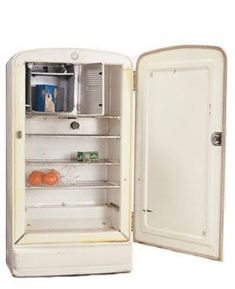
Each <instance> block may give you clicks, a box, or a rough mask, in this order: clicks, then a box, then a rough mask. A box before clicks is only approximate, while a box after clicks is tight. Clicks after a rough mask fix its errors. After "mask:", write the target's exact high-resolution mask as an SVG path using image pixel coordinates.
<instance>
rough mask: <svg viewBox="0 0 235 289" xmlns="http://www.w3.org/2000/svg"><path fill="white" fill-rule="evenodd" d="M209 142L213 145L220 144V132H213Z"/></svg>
mask: <svg viewBox="0 0 235 289" xmlns="http://www.w3.org/2000/svg"><path fill="white" fill-rule="evenodd" d="M211 143H212V144H213V145H214V146H221V145H222V132H213V133H212V135H211Z"/></svg>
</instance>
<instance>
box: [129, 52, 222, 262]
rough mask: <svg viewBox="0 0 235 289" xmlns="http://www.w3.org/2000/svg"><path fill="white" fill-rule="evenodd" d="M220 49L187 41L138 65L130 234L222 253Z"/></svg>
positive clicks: (185, 248) (204, 252) (210, 253)
mask: <svg viewBox="0 0 235 289" xmlns="http://www.w3.org/2000/svg"><path fill="white" fill-rule="evenodd" d="M223 70H224V55H223V54H222V52H221V51H220V50H217V49H213V48H207V49H206V48H200V47H197V48H196V47H194V48H192V47H191V48H190V47H188V48H187V47H185V48H178V49H177V48H176V49H168V50H163V51H156V52H153V53H150V54H147V55H143V56H142V57H141V58H140V60H139V63H138V70H137V84H138V85H137V125H136V171H135V193H136V200H135V216H136V219H135V239H136V240H137V241H140V242H144V243H149V244H153V245H157V246H161V247H167V248H172V249H177V250H182V251H187V252H191V253H194V254H200V255H206V256H209V257H212V258H220V249H221V248H220V245H221V244H220V229H221V228H220V220H221V216H220V207H221V205H222V204H221V186H222V180H221V178H222V171H221V170H222V147H221V146H219V147H215V146H212V144H211V134H212V133H213V132H221V131H222V130H223V113H222V109H223V91H224V87H223V85H224V84H223V80H224V71H223Z"/></svg>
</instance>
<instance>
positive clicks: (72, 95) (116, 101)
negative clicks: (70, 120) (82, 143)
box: [25, 63, 123, 118]
mask: <svg viewBox="0 0 235 289" xmlns="http://www.w3.org/2000/svg"><path fill="white" fill-rule="evenodd" d="M122 74H123V67H122V65H112V64H104V63H89V64H79V63H77V64H69V63H67V64H66V63H61V64H59V63H27V64H26V103H25V104H26V112H27V116H28V117H31V118H32V117H35V116H38V115H43V116H45V115H53V116H64V117H66V116H67V117H70V116H71V115H72V116H80V117H83V116H85V117H86V116H90V117H101V118H120V98H121V90H122Z"/></svg>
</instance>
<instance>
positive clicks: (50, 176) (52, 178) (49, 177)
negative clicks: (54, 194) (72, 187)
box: [42, 170, 60, 186]
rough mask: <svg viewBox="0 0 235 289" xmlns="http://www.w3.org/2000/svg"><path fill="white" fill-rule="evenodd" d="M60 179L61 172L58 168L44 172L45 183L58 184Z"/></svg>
mask: <svg viewBox="0 0 235 289" xmlns="http://www.w3.org/2000/svg"><path fill="white" fill-rule="evenodd" d="M59 181H60V174H59V173H58V172H57V171H56V170H51V171H49V172H47V173H45V174H43V177H42V182H43V183H44V184H45V185H49V186H54V185H57V184H58V183H59Z"/></svg>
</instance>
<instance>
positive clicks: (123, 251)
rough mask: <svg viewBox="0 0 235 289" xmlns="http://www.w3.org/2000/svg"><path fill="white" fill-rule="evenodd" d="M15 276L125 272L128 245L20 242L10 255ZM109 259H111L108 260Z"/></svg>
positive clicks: (128, 264) (128, 253)
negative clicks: (36, 244) (22, 243)
mask: <svg viewBox="0 0 235 289" xmlns="http://www.w3.org/2000/svg"><path fill="white" fill-rule="evenodd" d="M12 258H13V259H14V266H12V267H11V271H12V273H13V274H14V276H53V275H77V274H94V273H96V274H98V273H112V272H127V271H130V270H131V245H130V244H128V243H127V244H125V243H119V244H118V243H109V244H104V243H103V244H90V245H88V244H81V245H80V246H76V245H74V244H73V243H71V244H63V245H61V246H58V245H55V244H52V245H44V246H38V247H37V246H35V245H30V244H27V245H21V246H18V247H17V248H15V249H14V252H13V254H12ZM111 260H112V261H111Z"/></svg>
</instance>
